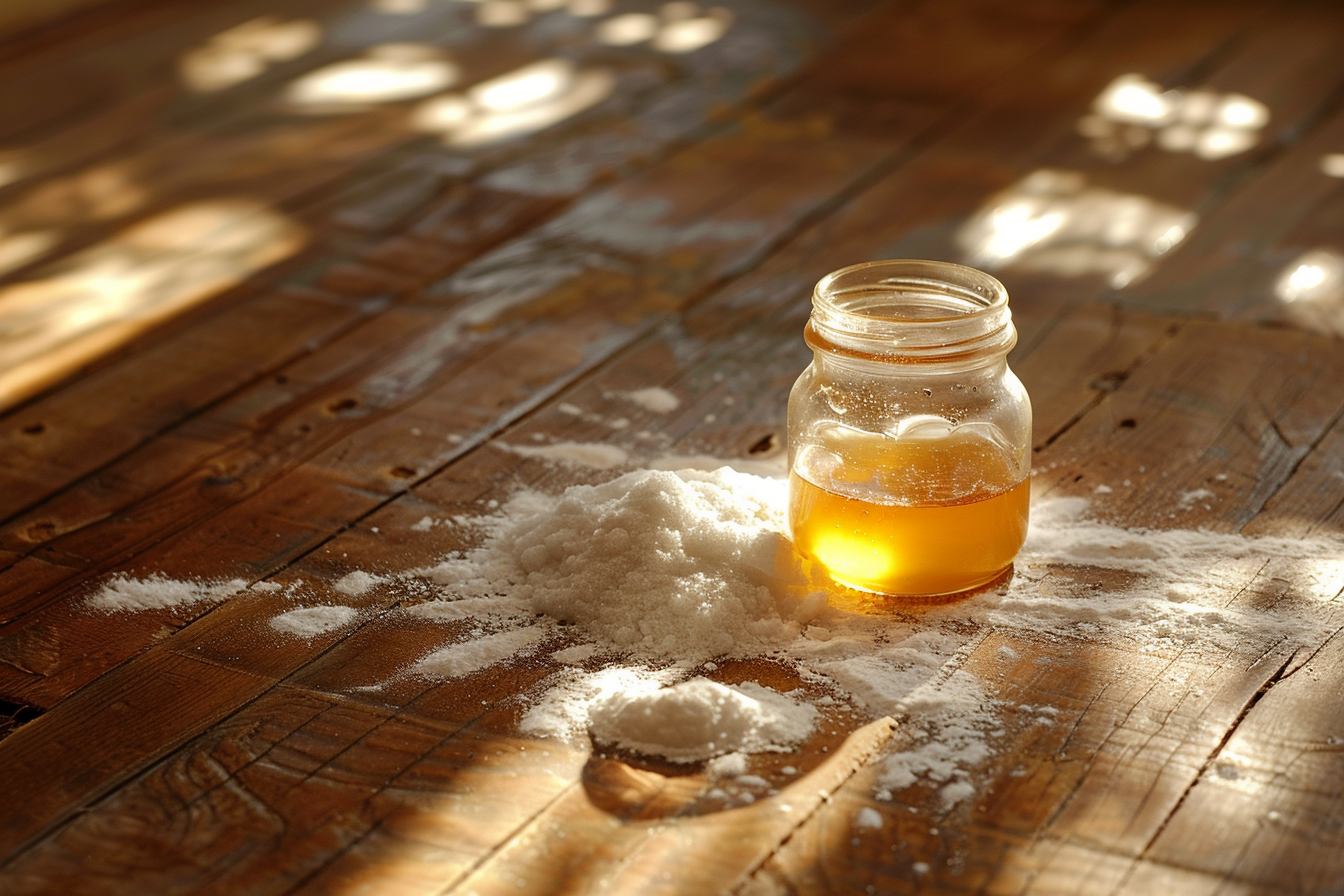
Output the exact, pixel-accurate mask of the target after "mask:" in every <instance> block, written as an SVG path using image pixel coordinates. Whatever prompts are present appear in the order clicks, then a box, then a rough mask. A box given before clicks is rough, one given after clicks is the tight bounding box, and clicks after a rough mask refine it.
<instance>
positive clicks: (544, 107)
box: [411, 59, 616, 147]
mask: <svg viewBox="0 0 1344 896" xmlns="http://www.w3.org/2000/svg"><path fill="white" fill-rule="evenodd" d="M615 84H616V79H615V76H613V75H612V74H611V72H609V71H607V70H605V69H588V70H582V71H581V70H578V69H576V68H575V67H574V64H573V63H572V62H570V61H569V60H567V59H547V60H543V61H541V62H534V63H532V64H531V65H527V66H524V67H522V68H520V69H517V70H516V71H513V72H509V73H508V74H505V75H501V76H499V77H498V78H493V79H491V80H489V81H484V82H482V83H480V84H477V85H476V86H475V87H473V88H472V89H471V90H469V91H467V92H466V94H465V95H462V94H449V95H447V96H439V97H434V98H433V99H430V100H426V101H425V102H423V103H421V104H420V105H419V106H418V107H417V108H416V110H415V112H414V113H413V114H412V117H411V124H412V126H413V127H415V128H416V129H418V130H421V131H428V132H430V133H439V134H443V135H444V140H445V142H447V143H449V144H450V145H453V146H464V147H470V146H480V145H483V144H487V143H493V142H496V141H498V140H504V139H507V138H509V137H516V136H519V135H522V134H529V133H532V132H534V131H539V130H541V129H542V128H546V127H550V126H551V125H553V124H556V123H558V122H560V121H563V120H564V119H566V118H569V117H570V116H572V115H575V114H577V113H579V112H581V111H583V110H584V109H588V108H590V107H592V106H594V105H596V104H597V103H600V102H601V101H602V100H604V99H606V98H607V97H608V96H610V94H611V91H612V89H613V88H614V87H615Z"/></svg>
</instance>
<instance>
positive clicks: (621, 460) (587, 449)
mask: <svg viewBox="0 0 1344 896" xmlns="http://www.w3.org/2000/svg"><path fill="white" fill-rule="evenodd" d="M501 447H506V448H508V450H509V451H512V452H513V453H514V454H521V455H522V456H523V457H535V458H539V459H541V460H546V461H552V462H554V463H561V464H571V465H574V466H582V467H592V468H594V469H596V470H609V469H611V468H612V467H619V466H621V465H623V464H625V463H627V462H629V460H630V454H629V452H627V451H626V450H625V449H624V448H621V447H618V446H616V445H604V444H602V443H601V442H557V443H556V444H554V445H507V446H501Z"/></svg>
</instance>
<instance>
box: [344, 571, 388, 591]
mask: <svg viewBox="0 0 1344 896" xmlns="http://www.w3.org/2000/svg"><path fill="white" fill-rule="evenodd" d="M383 580H384V579H383V577H382V576H375V575H372V574H370V573H367V572H364V571H363V570H359V569H357V570H355V571H354V572H348V573H346V574H345V575H343V576H341V577H340V578H339V579H337V580H336V584H335V585H333V586H332V587H333V588H335V589H336V590H337V591H339V592H340V593H341V594H348V595H350V596H351V597H354V596H355V595H359V594H363V593H365V592H366V591H368V590H369V589H370V588H372V587H373V586H374V585H377V584H378V583H379V582H382V581H383Z"/></svg>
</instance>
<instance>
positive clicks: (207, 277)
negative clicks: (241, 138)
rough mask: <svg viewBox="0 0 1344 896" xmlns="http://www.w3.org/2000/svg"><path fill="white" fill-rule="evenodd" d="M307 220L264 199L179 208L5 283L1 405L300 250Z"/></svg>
mask: <svg viewBox="0 0 1344 896" xmlns="http://www.w3.org/2000/svg"><path fill="white" fill-rule="evenodd" d="M304 241H305V235H304V232H303V230H302V228H300V227H299V225H297V224H295V223H294V222H292V221H291V220H289V219H288V218H286V217H285V216H284V215H281V214H279V213H278V212H275V211H272V210H270V209H268V208H267V207H266V206H264V205H263V204H261V203H259V202H255V201H252V200H246V199H225V200H213V201H207V202H198V203H193V204H190V205H185V206H182V207H180V208H177V209H174V210H172V211H169V212H165V213H164V214H161V215H158V216H157V217H154V218H151V219H149V220H147V221H144V222H141V223H140V224H136V225H135V226H133V227H130V228H128V229H127V230H124V231H122V232H121V233H119V234H117V235H116V236H114V237H112V238H111V239H109V240H108V241H106V242H104V243H102V244H100V245H97V246H93V247H91V248H89V249H86V250H84V251H83V252H80V253H78V254H76V255H74V256H72V257H71V258H69V259H67V260H65V261H64V262H62V263H60V264H59V265H58V266H57V267H55V269H53V270H52V271H51V273H49V274H48V275H47V276H45V277H42V278H41V279H36V280H30V281H26V282H22V283H16V284H14V285H12V286H8V287H6V288H4V289H3V290H0V407H3V406H5V405H9V404H12V403H14V402H16V401H19V400H21V399H23V398H25V397H27V396H29V395H31V394H33V393H34V392H36V391H38V390H39V389H41V388H43V387H44V386H47V385H49V384H51V383H53V382H55V381H56V380H58V379H60V378H61V377H63V376H65V375H67V374H68V373H70V372H71V371H73V370H74V369H76V368H78V367H79V366H80V365H82V364H86V363H88V362H89V361H91V360H93V359H94V358H96V357H98V356H99V355H101V354H103V353H104V352H107V351H110V350H111V349H114V348H116V347H117V346H118V345H121V344H122V343H124V342H126V341H127V340H129V339H131V338H133V337H135V336H136V335H138V334H140V333H141V332H143V331H144V330H146V329H147V328H149V327H150V326H152V325H153V324H155V323H158V322H160V321H162V320H164V319H166V318H168V317H171V316H172V315H174V314H177V313H179V312H181V311H183V310H185V309H187V308H189V307H191V306H192V305H195V304H197V303H199V302H201V301H204V300H205V299H207V298H209V297H211V296H213V295H216V294H218V293H220V292H222V291H224V290H226V289H228V288H230V287H232V286H235V285H237V284H238V283H241V282H242V281H243V280H244V279H246V278H247V277H248V276H250V275H251V274H254V273H256V272H257V271H259V270H261V269H263V268H265V267H268V266H269V265H272V264H274V263H276V262H277V261H280V260H281V259H284V258H287V257H289V256H290V255H293V254H294V253H295V252H297V251H298V250H299V248H300V247H301V246H302V245H303V243H304Z"/></svg>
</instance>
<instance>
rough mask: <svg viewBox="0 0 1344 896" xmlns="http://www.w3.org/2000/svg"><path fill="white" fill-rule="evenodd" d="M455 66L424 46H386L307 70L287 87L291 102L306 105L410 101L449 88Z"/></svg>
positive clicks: (456, 72)
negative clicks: (360, 55) (363, 54)
mask: <svg viewBox="0 0 1344 896" xmlns="http://www.w3.org/2000/svg"><path fill="white" fill-rule="evenodd" d="M457 78H458V69H457V66H455V65H453V64H452V63H451V62H448V61H447V60H445V59H442V58H440V55H439V51H438V50H437V49H436V48H434V47H431V46H428V45H424V44H384V45H382V46H379V47H374V48H373V49H372V50H370V51H369V52H368V54H367V55H366V57H365V58H364V59H350V60H346V61H345V62H337V63H334V64H332V65H328V66H324V67H322V68H319V69H317V70H315V71H311V72H309V73H308V74H306V75H304V76H303V77H302V78H299V79H298V80H297V81H295V82H294V83H292V84H290V86H289V91H288V94H287V96H288V98H289V101H290V102H292V103H295V104H297V105H301V106H309V107H316V108H322V107H341V106H360V105H364V104H367V103H387V102H395V101H397V100H406V99H414V98H415V97H421V96H425V95H426V94H430V93H434V92H435V91H438V90H442V89H443V88H445V87H449V86H451V85H452V84H453V82H455V81H456V80H457Z"/></svg>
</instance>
